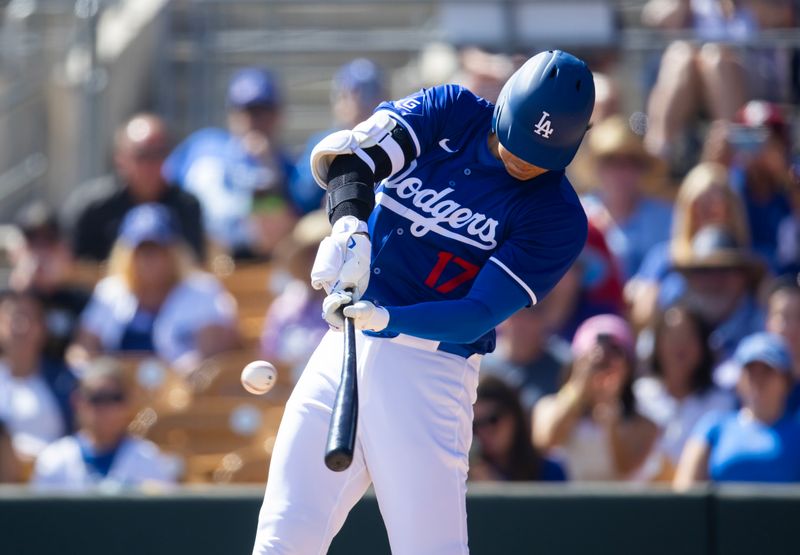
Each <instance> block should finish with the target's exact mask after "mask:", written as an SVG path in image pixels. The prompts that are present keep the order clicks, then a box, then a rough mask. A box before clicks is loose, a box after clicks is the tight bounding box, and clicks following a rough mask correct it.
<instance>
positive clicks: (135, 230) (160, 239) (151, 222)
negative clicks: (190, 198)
mask: <svg viewBox="0 0 800 555" xmlns="http://www.w3.org/2000/svg"><path fill="white" fill-rule="evenodd" d="M177 238H178V231H177V229H176V226H175V220H174V219H173V218H172V214H171V213H170V211H169V209H168V208H167V207H166V206H164V205H161V204H156V203H148V204H140V205H139V206H136V207H134V208H131V209H130V210H129V211H128V213H127V214H125V219H124V220H122V225H121V226H120V228H119V240H120V241H122V242H124V243H125V244H126V245H128V246H129V247H131V248H136V247H138V246H139V245H141V244H142V243H146V242H151V243H157V244H159V245H169V244H172V243H174V242H175V241H176V240H177Z"/></svg>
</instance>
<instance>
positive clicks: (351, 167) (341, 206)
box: [328, 154, 375, 223]
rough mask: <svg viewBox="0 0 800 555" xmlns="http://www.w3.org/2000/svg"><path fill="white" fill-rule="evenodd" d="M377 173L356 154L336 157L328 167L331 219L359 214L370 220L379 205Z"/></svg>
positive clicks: (332, 220)
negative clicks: (376, 205)
mask: <svg viewBox="0 0 800 555" xmlns="http://www.w3.org/2000/svg"><path fill="white" fill-rule="evenodd" d="M374 183H375V175H374V174H373V173H372V170H371V169H370V168H369V166H367V164H366V163H365V162H364V161H363V160H361V159H360V158H359V157H358V156H356V155H355V154H343V155H340V156H337V157H336V158H334V160H333V163H331V167H330V169H329V170H328V219H329V220H330V222H331V223H334V222H336V220H338V219H339V218H341V217H342V216H355V217H356V218H358V219H359V220H361V221H364V222H366V221H367V220H368V219H369V216H370V214H372V209H373V208H374V207H375V185H374Z"/></svg>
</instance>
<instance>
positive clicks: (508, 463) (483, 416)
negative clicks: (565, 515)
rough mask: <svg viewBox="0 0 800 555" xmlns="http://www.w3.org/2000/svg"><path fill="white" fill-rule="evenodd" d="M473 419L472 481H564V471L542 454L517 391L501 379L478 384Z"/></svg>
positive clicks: (470, 470)
mask: <svg viewBox="0 0 800 555" xmlns="http://www.w3.org/2000/svg"><path fill="white" fill-rule="evenodd" d="M474 415H475V416H474V418H473V420H472V429H473V434H474V438H473V442H472V457H471V460H470V465H469V467H470V468H469V479H470V480H472V481H483V480H494V481H498V480H500V481H542V482H563V481H564V480H565V479H566V477H565V476H564V470H563V469H562V468H561V466H560V465H558V464H557V463H555V462H553V461H551V460H548V459H546V458H544V457H542V456H540V455H539V453H537V452H536V449H535V448H534V447H533V444H532V443H531V434H530V426H529V425H528V422H529V420H528V418H527V416H526V415H525V413H524V411H523V409H522V405H520V403H519V398H518V397H517V394H516V391H514V389H513V388H511V387H510V386H508V385H507V384H506V383H505V382H503V381H502V380H501V379H499V378H496V377H494V376H486V377H484V378H483V379H481V381H480V383H479V384H478V397H477V401H476V402H475V407H474Z"/></svg>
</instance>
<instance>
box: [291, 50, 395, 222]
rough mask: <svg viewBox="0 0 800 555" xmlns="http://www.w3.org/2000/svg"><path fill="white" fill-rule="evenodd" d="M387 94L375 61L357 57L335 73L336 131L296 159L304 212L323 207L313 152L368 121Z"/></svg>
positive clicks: (313, 138) (313, 139) (296, 187)
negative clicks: (313, 170)
mask: <svg viewBox="0 0 800 555" xmlns="http://www.w3.org/2000/svg"><path fill="white" fill-rule="evenodd" d="M385 92H386V91H385V86H384V78H383V74H382V72H381V70H380V68H379V67H378V66H377V64H375V63H374V62H373V61H372V60H367V59H366V58H357V59H355V60H353V61H351V62H348V63H346V64H345V65H343V66H342V67H341V68H339V71H337V72H336V75H334V77H333V83H332V85H331V112H332V114H333V128H331V129H328V130H326V131H322V132H320V133H315V134H314V135H312V136H311V138H310V139H309V140H308V143H307V144H306V148H305V150H304V151H303V153H302V154H301V155H300V157H299V158H298V159H297V173H296V176H295V180H294V183H293V185H292V188H293V190H294V195H295V197H296V198H301V199H302V206H301V208H302V211H303V212H310V211H312V210H315V209H318V208H320V207H321V206H322V197H323V195H324V193H325V191H324V189H322V188H321V187H320V186H319V185H317V182H316V181H314V176H313V175H311V164H310V160H311V151H312V150H313V149H314V147H315V146H317V143H318V142H320V141H321V140H322V139H323V138H324V137H327V136H328V135H330V134H331V133H333V132H334V131H338V130H340V129H352V128H353V127H355V126H356V125H358V124H359V123H361V122H362V121H364V120H366V119H367V118H368V117H369V116H370V114H372V110H374V109H375V107H376V106H377V105H378V104H379V103H380V102H381V101H382V100H383V99H384V93H385Z"/></svg>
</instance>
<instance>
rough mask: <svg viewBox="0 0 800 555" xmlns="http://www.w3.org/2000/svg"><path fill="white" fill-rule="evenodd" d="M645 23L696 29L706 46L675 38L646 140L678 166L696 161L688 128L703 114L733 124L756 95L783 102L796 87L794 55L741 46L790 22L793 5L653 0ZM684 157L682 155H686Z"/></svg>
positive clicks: (652, 102) (783, 1)
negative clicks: (791, 83)
mask: <svg viewBox="0 0 800 555" xmlns="http://www.w3.org/2000/svg"><path fill="white" fill-rule="evenodd" d="M642 16H643V20H644V22H645V24H647V25H649V26H652V27H656V28H661V29H667V30H675V29H691V30H693V31H694V33H695V35H696V37H697V38H698V39H699V41H700V44H693V43H690V42H686V41H677V42H674V43H672V44H671V45H670V46H669V47H668V48H667V49H666V51H665V52H664V55H663V57H662V59H661V64H660V68H659V71H658V77H657V79H656V83H655V86H654V87H653V89H652V91H651V93H650V98H649V101H648V129H647V135H646V139H645V144H646V146H647V148H648V150H649V151H650V152H652V153H653V154H654V155H656V156H659V157H661V158H663V159H665V160H670V161H672V162H673V164H674V163H676V162H677V163H678V164H677V165H680V166H684V165H685V164H686V163H693V161H694V160H692V156H691V155H690V154H689V152H688V151H689V148H690V145H685V147H684V148H683V149H680V150H681V152H678V151H677V150H678V149H676V146H679V145H681V139H683V135H684V132H685V131H687V129H688V127H689V125H690V124H691V123H692V121H693V120H694V119H695V118H696V116H697V115H698V113H700V112H704V113H706V114H708V115H709V116H710V117H711V119H712V120H716V121H719V122H730V121H732V120H733V117H734V115H735V113H736V111H737V110H738V109H739V107H740V106H742V105H743V104H744V103H745V102H746V101H747V100H748V99H749V98H759V97H769V98H770V100H775V101H783V100H785V99H786V96H787V95H788V89H789V86H788V85H789V75H790V72H789V64H788V63H787V60H788V59H789V58H790V56H788V55H787V54H788V53H787V52H785V51H782V49H781V47H767V48H763V47H761V48H748V49H747V50H743V49H737V48H736V45H737V43H741V42H744V41H747V40H752V39H753V38H755V37H756V36H757V34H758V31H759V29H764V28H772V27H791V26H792V24H793V21H794V14H793V8H792V2H791V1H790V0H778V1H775V2H726V1H721V0H691V1H685V0H682V1H677V2H676V1H672V0H650V1H649V2H648V3H647V5H646V6H645V8H644V10H643V12H642ZM681 158H683V160H681Z"/></svg>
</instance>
